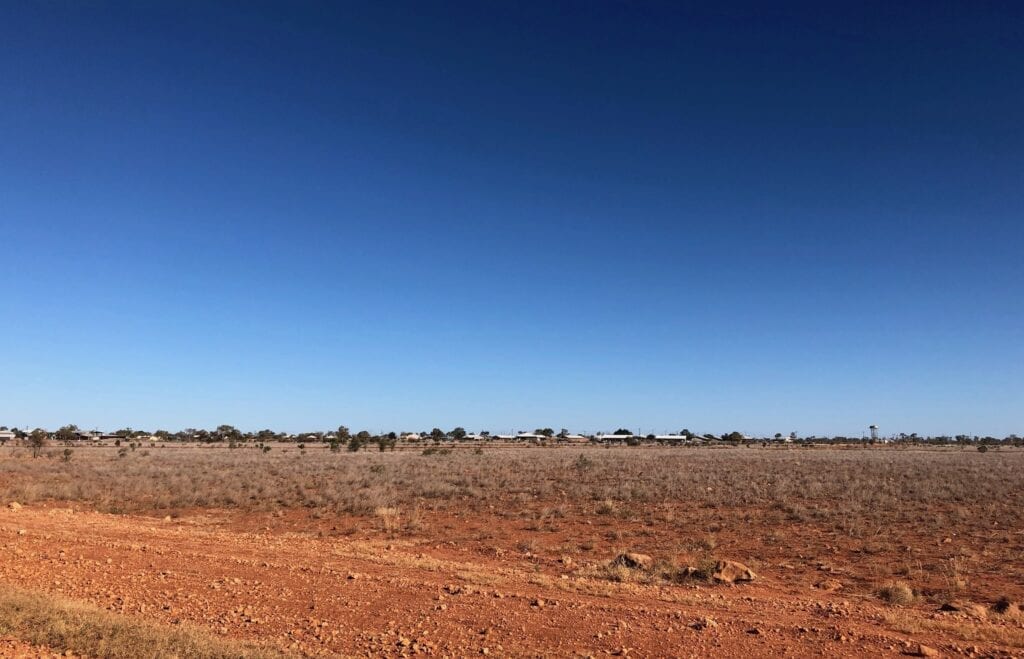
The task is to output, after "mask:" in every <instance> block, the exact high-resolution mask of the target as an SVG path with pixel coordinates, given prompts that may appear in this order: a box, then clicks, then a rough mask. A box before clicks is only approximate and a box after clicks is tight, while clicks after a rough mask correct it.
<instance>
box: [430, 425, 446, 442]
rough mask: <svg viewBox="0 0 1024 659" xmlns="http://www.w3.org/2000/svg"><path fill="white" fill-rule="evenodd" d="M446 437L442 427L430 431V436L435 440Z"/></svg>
mask: <svg viewBox="0 0 1024 659" xmlns="http://www.w3.org/2000/svg"><path fill="white" fill-rule="evenodd" d="M444 437H445V435H444V431H443V430H441V429H440V428H434V429H433V430H431V431H430V438H431V439H433V440H434V441H435V442H440V441H441V440H442V439H444Z"/></svg>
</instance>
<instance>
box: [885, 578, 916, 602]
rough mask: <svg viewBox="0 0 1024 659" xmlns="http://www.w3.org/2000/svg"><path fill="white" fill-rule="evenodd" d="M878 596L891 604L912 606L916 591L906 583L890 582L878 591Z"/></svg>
mask: <svg viewBox="0 0 1024 659" xmlns="http://www.w3.org/2000/svg"><path fill="white" fill-rule="evenodd" d="M878 596H879V597H880V598H882V599H883V600H885V601H886V602H888V603H889V604H910V603H912V602H913V601H914V590H913V589H912V588H911V587H910V586H908V585H907V583H906V582H905V581H890V582H889V583H887V584H885V585H884V586H882V587H881V588H879V589H878Z"/></svg>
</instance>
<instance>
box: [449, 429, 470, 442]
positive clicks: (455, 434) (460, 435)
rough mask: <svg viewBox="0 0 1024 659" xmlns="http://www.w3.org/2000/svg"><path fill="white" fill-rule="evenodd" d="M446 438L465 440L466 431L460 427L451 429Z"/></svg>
mask: <svg viewBox="0 0 1024 659" xmlns="http://www.w3.org/2000/svg"><path fill="white" fill-rule="evenodd" d="M448 436H449V437H451V438H452V439H456V440H457V439H465V438H466V429H465V428H463V427H462V426H458V427H457V428H453V429H452V431H451V432H450V433H448Z"/></svg>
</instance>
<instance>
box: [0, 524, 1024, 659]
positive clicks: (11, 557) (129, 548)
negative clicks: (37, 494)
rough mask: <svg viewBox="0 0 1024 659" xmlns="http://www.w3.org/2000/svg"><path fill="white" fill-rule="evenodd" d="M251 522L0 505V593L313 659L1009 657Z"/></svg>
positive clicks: (811, 593) (887, 612) (770, 605)
mask: <svg viewBox="0 0 1024 659" xmlns="http://www.w3.org/2000/svg"><path fill="white" fill-rule="evenodd" d="M264 521H265V520H262V519H260V520H255V519H252V518H247V519H246V518H240V517H239V516H237V515H230V514H226V513H225V514H224V515H220V516H218V515H215V514H214V513H204V514H196V515H193V516H184V517H182V518H179V519H175V520H170V519H159V518H149V517H129V516H115V515H106V514H99V513H95V512H88V511H75V510H72V509H70V508H54V507H48V508H43V507H25V508H22V509H20V510H9V509H4V510H3V511H2V512H0V541H2V544H3V551H2V552H0V580H2V581H4V582H6V583H10V584H12V585H16V586H18V587H21V588H28V589H33V590H39V591H44V592H51V593H60V594H62V595H64V596H67V597H71V598H76V599H80V600H86V601H89V602H93V603H96V604H99V605H101V606H103V607H105V608H109V609H111V610H113V611H117V612H121V613H124V614H127V615H132V616H143V617H145V618H149V619H156V620H161V621H164V622H171V623H174V622H179V621H190V622H194V623H198V624H200V625H203V626H205V627H207V628H209V629H211V630H213V631H214V632H216V633H219V634H223V635H227V636H230V637H235V638H242V639H247V640H261V641H265V642H268V643H270V644H272V645H274V646H277V647H279V648H282V649H285V650H290V651H292V652H296V653H301V654H310V655H315V654H327V655H336V654H341V655H365V656H376V655H380V654H404V653H409V654H412V653H423V654H431V655H448V656H452V655H454V656H465V655H470V654H492V655H517V656H522V655H547V656H551V655H559V656H572V655H583V656H586V655H594V656H600V655H607V654H613V655H614V654H619V655H621V654H625V653H628V654H629V655H631V656H707V655H709V654H715V655H723V656H739V655H747V656H769V655H801V656H802V655H815V654H820V655H826V656H831V655H861V656H863V655H898V654H901V653H904V652H905V651H907V650H908V647H909V646H908V643H910V642H913V643H918V642H920V643H925V644H928V645H930V646H933V647H935V648H938V649H939V650H940V651H941V652H942V653H949V654H964V655H967V654H971V653H972V652H974V653H976V654H977V653H982V654H987V655H994V654H1002V655H1006V656H1010V655H1013V654H1014V652H1015V651H1014V650H1013V648H1012V647H999V646H997V645H991V644H976V643H966V642H963V641H959V642H958V641H957V640H956V639H949V638H947V639H943V638H941V637H937V636H936V635H934V634H931V633H920V634H916V635H914V634H910V635H908V634H904V633H899V632H897V631H894V630H893V629H892V624H891V622H892V616H893V615H894V611H893V609H891V608H889V607H886V606H885V605H883V604H880V603H876V602H873V601H870V600H869V599H867V598H850V597H844V595H843V594H842V592H841V591H840V592H837V593H828V592H824V591H822V590H820V589H815V588H812V587H805V588H801V587H797V586H794V585H793V584H791V583H787V582H782V581H779V580H777V579H775V578H773V576H772V575H771V574H763V575H762V576H761V577H760V578H759V579H758V580H757V581H755V582H754V583H752V584H748V585H737V586H675V585H673V586H653V585H636V584H617V583H610V582H606V581H602V580H598V579H591V578H583V577H579V576H577V575H576V574H574V573H573V571H572V570H570V569H566V570H563V573H562V574H557V573H556V572H557V571H555V572H552V571H551V570H545V569H540V568H539V567H537V566H535V565H533V564H531V563H530V562H529V561H524V560H522V559H521V558H516V559H508V558H507V557H503V552H501V551H500V550H498V551H493V552H491V553H490V555H488V552H487V548H486V547H474V546H452V545H450V544H446V543H444V542H439V541H436V540H435V541H434V542H433V543H426V542H424V541H412V540H402V539H391V538H388V537H386V536H383V534H379V533H378V534H368V535H367V534H360V533H354V532H351V531H348V532H343V533H336V534H331V533H323V531H319V532H314V533H312V534H311V533H308V532H305V531H303V532H295V531H291V530H288V528H287V527H288V526H290V525H289V524H288V523H287V520H281V522H280V523H279V524H278V525H277V527H275V528H269V527H258V526H256V524H260V523H263V522H264ZM335 528H337V527H335ZM896 614H898V615H900V616H904V617H907V619H908V620H909V621H910V622H911V623H912V622H914V620H915V619H916V618H917V617H920V618H921V619H922V620H928V619H941V620H944V621H949V622H950V623H952V622H955V621H956V620H958V619H959V618H954V617H950V616H961V615H962V614H948V613H943V614H940V613H933V612H923V611H918V610H908V611H897V612H896ZM965 624H967V621H965ZM911 628H913V627H911ZM978 645H980V646H981V647H972V646H978Z"/></svg>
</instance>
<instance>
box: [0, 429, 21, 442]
mask: <svg viewBox="0 0 1024 659" xmlns="http://www.w3.org/2000/svg"><path fill="white" fill-rule="evenodd" d="M15 437H17V435H16V434H15V433H14V431H13V430H0V442H7V441H10V440H12V439H14V438H15Z"/></svg>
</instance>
